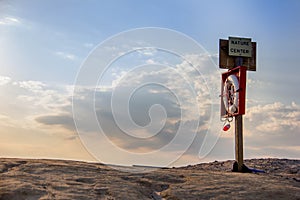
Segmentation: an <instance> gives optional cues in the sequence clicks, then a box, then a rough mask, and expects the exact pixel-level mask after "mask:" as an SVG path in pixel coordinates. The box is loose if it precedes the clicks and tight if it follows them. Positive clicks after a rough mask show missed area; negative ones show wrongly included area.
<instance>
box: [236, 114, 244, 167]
mask: <svg viewBox="0 0 300 200" xmlns="http://www.w3.org/2000/svg"><path fill="white" fill-rule="evenodd" d="M243 154H244V152H243V115H237V116H235V160H236V162H237V164H238V171H239V172H242V169H243V164H244V155H243Z"/></svg>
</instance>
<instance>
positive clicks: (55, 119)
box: [35, 113, 76, 131]
mask: <svg viewBox="0 0 300 200" xmlns="http://www.w3.org/2000/svg"><path fill="white" fill-rule="evenodd" d="M35 120H36V121H37V122H39V123H42V124H44V125H50V126H51V125H59V126H62V127H64V128H66V129H69V130H71V131H75V130H76V127H75V124H74V120H73V117H72V115H70V114H69V113H64V114H56V115H45V116H39V117H36V118H35Z"/></svg>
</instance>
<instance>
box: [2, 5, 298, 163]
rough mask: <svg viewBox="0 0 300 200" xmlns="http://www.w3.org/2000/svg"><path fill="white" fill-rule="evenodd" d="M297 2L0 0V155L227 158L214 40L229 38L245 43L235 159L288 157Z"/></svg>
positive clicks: (293, 120)
mask: <svg viewBox="0 0 300 200" xmlns="http://www.w3.org/2000/svg"><path fill="white" fill-rule="evenodd" d="M299 11H300V2H299V1H297V0H286V1H279V0H275V1H274V0H273V1H271V0H264V1H259V0H253V1H237V0H229V1H221V0H209V1H205V0H203V1H196V0H186V1H183V0H175V1H174V0H172V1H170V0H166V1H159V0H154V1H138V0H126V1H121V0H113V1H104V0H103V1H94V0H87V1H79V0H73V1H71V0H62V1H58V0H51V1H50V0H49V1H48V0H46V1H37V0H28V1H14V0H10V1H8V0H1V1H0V46H1V48H0V98H1V101H0V156H1V157H22V158H58V159H72V160H85V161H100V162H104V163H112V164H122V165H132V164H144V165H158V166H180V165H187V164H195V163H199V162H207V161H214V160H227V159H234V130H233V129H234V128H231V129H230V131H228V132H222V126H223V123H222V122H221V121H220V120H219V107H220V98H219V96H218V95H219V94H220V93H221V88H220V85H221V73H222V72H225V71H226V70H224V69H219V67H218V53H219V47H218V45H219V39H228V37H229V36H237V37H246V38H251V39H252V41H255V42H256V43H257V62H256V66H257V67H256V68H257V70H256V72H251V71H249V72H247V90H246V91H247V94H246V95H247V96H246V98H247V99H246V114H245V115H244V117H243V119H244V157H245V158H246V159H247V158H261V157H263V158H265V157H278V158H295V159H300V157H299V155H300V143H299V141H300V134H299V130H300V101H299V99H300V93H299V87H298V85H299V84H300V79H299V78H298V75H299V74H300V68H299V67H298V65H299V62H298V58H299V52H300V40H299V38H298V37H299V35H300V12H299ZM231 126H232V127H234V123H232V124H231Z"/></svg>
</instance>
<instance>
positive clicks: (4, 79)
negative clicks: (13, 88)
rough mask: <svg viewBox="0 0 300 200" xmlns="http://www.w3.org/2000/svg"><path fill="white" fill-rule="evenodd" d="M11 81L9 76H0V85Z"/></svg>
mask: <svg viewBox="0 0 300 200" xmlns="http://www.w3.org/2000/svg"><path fill="white" fill-rule="evenodd" d="M10 81H11V78H10V77H8V76H0V86H1V85H6V84H8V83H9V82H10Z"/></svg>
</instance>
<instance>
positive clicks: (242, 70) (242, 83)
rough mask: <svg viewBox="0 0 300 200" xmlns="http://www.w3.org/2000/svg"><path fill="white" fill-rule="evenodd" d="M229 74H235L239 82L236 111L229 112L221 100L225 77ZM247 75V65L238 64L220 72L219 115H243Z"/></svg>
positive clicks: (223, 96) (223, 95)
mask: <svg viewBox="0 0 300 200" xmlns="http://www.w3.org/2000/svg"><path fill="white" fill-rule="evenodd" d="M230 75H235V76H236V77H237V79H238V82H239V89H238V91H235V92H238V93H239V98H238V106H237V112H235V113H233V114H232V113H229V112H228V111H227V110H226V108H225V104H224V101H223V98H225V94H224V84H225V81H226V80H227V78H228V77H229V76H230ZM246 75H247V67H245V66H238V67H236V68H233V69H230V70H228V71H227V72H225V73H222V84H221V117H233V116H236V115H244V114H245V110H246V79H247V77H246Z"/></svg>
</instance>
